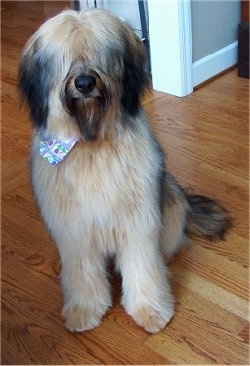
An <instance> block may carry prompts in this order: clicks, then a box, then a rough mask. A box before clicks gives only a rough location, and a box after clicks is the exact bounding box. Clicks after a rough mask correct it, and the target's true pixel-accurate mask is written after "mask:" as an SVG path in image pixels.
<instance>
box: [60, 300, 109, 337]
mask: <svg viewBox="0 0 250 366" xmlns="http://www.w3.org/2000/svg"><path fill="white" fill-rule="evenodd" d="M62 315H63V317H64V318H65V319H66V322H65V325H66V328H67V329H69V330H70V331H71V332H84V331H85V330H90V329H93V328H95V327H97V326H98V325H100V323H101V320H102V315H100V314H97V313H96V311H94V310H93V309H89V308H85V307H79V306H74V307H72V308H70V309H67V310H63V311H62Z"/></svg>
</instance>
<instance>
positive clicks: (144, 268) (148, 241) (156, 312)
mask: <svg viewBox="0 0 250 366" xmlns="http://www.w3.org/2000/svg"><path fill="white" fill-rule="evenodd" d="M140 231H142V230H138V231H137V233H135V232H134V233H133V234H132V233H131V235H126V236H127V239H126V243H123V245H121V246H120V248H119V253H118V255H117V266H118V268H119V269H120V271H121V274H122V286H123V298H122V304H123V306H124V307H125V309H126V311H127V312H128V314H130V315H131V316H132V317H133V318H134V320H135V322H136V323H137V324H138V325H140V326H142V327H143V328H144V329H145V330H146V331H148V332H150V333H155V332H158V331H160V330H161V329H163V328H164V327H165V325H166V324H167V323H168V322H169V320H170V319H171V318H172V316H173V314H174V303H173V297H172V294H171V290H170V286H169V283H168V279H167V269H166V267H165V265H164V262H163V258H162V256H161V253H160V251H159V247H158V243H157V242H156V239H155V237H156V236H157V235H155V232H154V233H143V232H142V233H141V234H140V235H138V234H139V232H140Z"/></svg>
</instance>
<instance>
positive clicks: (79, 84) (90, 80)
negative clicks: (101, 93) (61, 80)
mask: <svg viewBox="0 0 250 366" xmlns="http://www.w3.org/2000/svg"><path fill="white" fill-rule="evenodd" d="M95 86H96V79H95V78H94V77H93V76H91V75H80V76H78V77H77V78H76V79H75V87H76V89H77V90H78V91H79V92H80V93H82V94H88V93H91V92H92V91H93V90H94V88H95Z"/></svg>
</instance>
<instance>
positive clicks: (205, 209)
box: [185, 192, 232, 240]
mask: <svg viewBox="0 0 250 366" xmlns="http://www.w3.org/2000/svg"><path fill="white" fill-rule="evenodd" d="M185 196H186V199H187V201H188V204H189V209H188V211H187V221H186V232H187V234H188V235H191V236H192V235H195V236H203V237H205V238H207V239H210V240H213V239H223V238H224V234H225V233H226V232H227V231H228V229H229V228H230V227H231V226H232V218H231V217H230V215H229V213H228V212H227V211H226V210H225V209H224V208H223V207H222V206H221V205H220V204H219V203H217V202H216V201H214V200H211V199H210V198H207V197H205V196H199V195H190V194H187V193H186V192H185Z"/></svg>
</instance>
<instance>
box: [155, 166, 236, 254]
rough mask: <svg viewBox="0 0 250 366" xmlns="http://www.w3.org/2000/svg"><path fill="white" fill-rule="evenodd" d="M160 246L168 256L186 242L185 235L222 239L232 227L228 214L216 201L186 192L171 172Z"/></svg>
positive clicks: (166, 185)
mask: <svg viewBox="0 0 250 366" xmlns="http://www.w3.org/2000/svg"><path fill="white" fill-rule="evenodd" d="M163 194H164V195H163V216H162V223H163V230H162V236H161V240H160V243H161V248H162V250H163V252H164V253H165V255H166V257H167V258H170V257H172V256H173V255H174V254H175V253H177V252H178V251H179V250H180V249H181V248H182V247H183V245H184V244H185V242H186V236H202V237H205V238H207V239H210V240H216V239H223V238H224V235H225V233H226V232H227V231H228V229H229V228H230V227H231V226H232V219H231V217H230V215H229V213H228V212H227V211H226V210H225V209H224V208H223V207H222V206H221V205H220V204H219V203H218V202H216V201H214V200H211V199H210V198H207V197H205V196H199V195H193V194H190V192H189V191H185V190H184V189H183V188H182V187H181V186H180V185H179V184H178V182H177V181H176V179H175V178H174V177H173V176H172V175H171V174H169V173H167V172H166V173H165V176H164V186H163Z"/></svg>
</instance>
